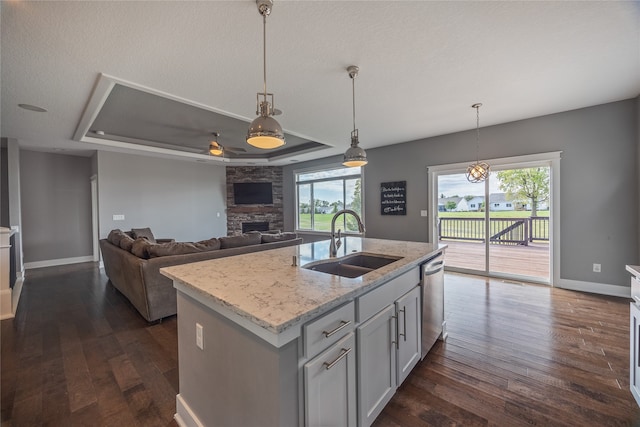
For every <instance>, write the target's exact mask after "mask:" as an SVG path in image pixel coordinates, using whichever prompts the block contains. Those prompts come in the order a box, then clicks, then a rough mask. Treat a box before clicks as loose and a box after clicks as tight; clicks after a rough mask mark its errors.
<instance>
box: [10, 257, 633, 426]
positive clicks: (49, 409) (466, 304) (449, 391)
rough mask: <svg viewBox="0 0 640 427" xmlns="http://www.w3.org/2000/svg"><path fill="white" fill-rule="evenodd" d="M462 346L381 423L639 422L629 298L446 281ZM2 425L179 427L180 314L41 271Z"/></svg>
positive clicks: (450, 318) (448, 351)
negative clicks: (154, 310) (144, 308)
mask: <svg viewBox="0 0 640 427" xmlns="http://www.w3.org/2000/svg"><path fill="white" fill-rule="evenodd" d="M445 295H446V297H445V299H446V305H445V307H446V317H447V323H448V331H449V338H448V340H447V341H446V343H443V342H438V343H437V344H436V346H435V347H434V349H433V350H432V351H431V353H430V354H429V355H428V356H427V357H426V358H425V360H424V361H423V362H421V363H420V364H419V365H418V366H417V367H416V368H415V369H414V371H413V373H412V374H411V375H410V376H409V377H408V378H407V380H406V381H405V383H404V384H403V385H402V386H401V387H400V389H399V390H398V393H397V394H396V396H395V397H394V398H393V399H392V401H391V402H390V403H389V404H388V405H387V407H386V408H385V410H384V412H383V413H382V414H381V415H380V417H378V420H377V421H376V423H375V425H376V426H444V425H446V426H451V425H461V426H474V425H493V426H518V425H542V426H553V425H571V426H609V425H611V426H615V425H628V426H629V425H640V409H639V408H638V406H637V405H636V404H635V402H634V400H633V398H632V397H631V393H630V392H629V380H628V371H629V363H628V351H629V341H628V340H629V337H628V333H629V326H628V322H629V306H628V300H626V299H621V298H612V297H602V296H596V295H590V294H583V293H578V292H572V291H565V290H561V289H553V288H549V287H545V286H536V285H521V284H514V283H505V282H502V281H499V280H489V279H485V278H479V277H473V276H463V275H455V274H447V275H446V292H445ZM0 332H1V334H2V336H1V372H0V374H1V384H0V389H1V407H2V418H1V420H0V422H1V424H2V426H30V425H50V426H73V425H90V426H99V425H105V426H107V425H108V426H134V425H141V426H147V425H148V426H156V425H157V426H176V423H175V421H174V420H173V414H174V412H175V395H176V393H177V391H178V367H177V358H178V351H177V337H176V318H175V316H173V317H170V318H167V319H164V320H163V321H162V322H161V323H156V324H148V323H147V322H146V321H145V320H143V319H142V318H141V317H140V316H139V315H138V313H137V312H136V311H135V309H134V308H133V307H132V306H131V305H130V304H129V303H128V302H127V300H126V299H125V298H124V297H123V296H122V295H121V294H120V293H119V292H118V291H116V290H115V289H114V288H113V287H112V286H111V285H109V284H108V283H107V279H106V277H105V276H104V274H103V273H101V272H100V271H99V270H98V269H96V268H95V266H94V265H93V264H86V265H81V266H74V267H73V268H68V267H67V268H49V269H42V270H38V271H30V272H29V274H28V276H27V281H26V282H25V286H24V289H23V295H22V300H21V302H20V307H19V310H18V313H17V317H16V318H15V319H10V320H3V321H2V322H1V331H0Z"/></svg>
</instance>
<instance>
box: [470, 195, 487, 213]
mask: <svg viewBox="0 0 640 427" xmlns="http://www.w3.org/2000/svg"><path fill="white" fill-rule="evenodd" d="M467 205H468V206H469V210H470V211H473V212H480V210H482V207H483V205H484V197H482V196H475V197H474V198H473V199H470V200H468V201H467Z"/></svg>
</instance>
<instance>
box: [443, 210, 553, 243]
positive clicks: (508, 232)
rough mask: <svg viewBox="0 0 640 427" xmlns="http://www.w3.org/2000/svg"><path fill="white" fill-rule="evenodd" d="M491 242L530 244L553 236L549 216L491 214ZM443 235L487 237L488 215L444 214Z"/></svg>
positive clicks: (448, 236) (480, 238)
mask: <svg viewBox="0 0 640 427" xmlns="http://www.w3.org/2000/svg"><path fill="white" fill-rule="evenodd" d="M489 233H490V238H489V239H490V240H489V241H490V242H491V243H495V244H503V245H524V246H526V245H528V244H529V242H533V241H534V240H547V241H548V240H549V218H548V217H529V218H490V222H489ZM438 236H439V238H440V239H452V240H472V241H481V242H483V241H484V240H485V222H484V218H460V217H458V218H456V217H447V218H440V221H439V223H438Z"/></svg>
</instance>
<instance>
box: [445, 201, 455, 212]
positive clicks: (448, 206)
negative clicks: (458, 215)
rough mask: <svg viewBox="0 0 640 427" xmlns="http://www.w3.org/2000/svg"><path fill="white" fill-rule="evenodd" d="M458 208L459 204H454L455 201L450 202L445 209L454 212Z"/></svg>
mask: <svg viewBox="0 0 640 427" xmlns="http://www.w3.org/2000/svg"><path fill="white" fill-rule="evenodd" d="M457 206H458V204H457V203H456V202H454V201H453V200H449V201H448V202H447V203H446V204H445V205H444V208H445V209H446V210H448V211H452V210H454V209H455V208H456V207H457Z"/></svg>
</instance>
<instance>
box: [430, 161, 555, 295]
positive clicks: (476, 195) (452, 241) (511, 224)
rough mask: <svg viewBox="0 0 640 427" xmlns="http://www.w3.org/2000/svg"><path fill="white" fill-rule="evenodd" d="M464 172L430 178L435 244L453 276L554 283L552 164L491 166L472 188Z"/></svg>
mask: <svg viewBox="0 0 640 427" xmlns="http://www.w3.org/2000/svg"><path fill="white" fill-rule="evenodd" d="M461 166H462V165H460V166H456V165H452V166H451V167H450V168H446V167H440V168H439V169H440V170H438V171H436V172H431V170H430V176H431V179H432V180H433V184H432V187H431V195H430V200H431V206H432V209H433V210H435V214H434V219H435V220H434V221H433V224H432V227H433V228H432V236H433V239H432V240H433V241H435V240H436V239H437V241H438V242H440V243H442V244H447V245H448V246H449V248H448V249H447V253H446V265H447V268H448V269H450V270H455V271H461V272H470V273H477V274H484V275H489V276H497V277H506V278H514V279H521V280H528V281H534V282H539V283H551V272H552V268H551V264H552V262H551V261H552V257H551V253H552V250H551V248H552V244H553V242H552V235H553V233H552V227H551V218H552V215H551V209H552V203H551V200H552V199H553V194H554V192H553V188H552V179H551V175H552V170H553V169H552V167H551V161H536V162H533V163H532V162H521V163H518V162H515V163H510V162H509V163H505V164H504V165H501V164H499V162H497V164H492V173H491V175H490V177H489V179H488V180H487V181H485V182H482V183H470V182H469V181H468V180H467V179H466V176H465V174H464V169H461Z"/></svg>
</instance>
